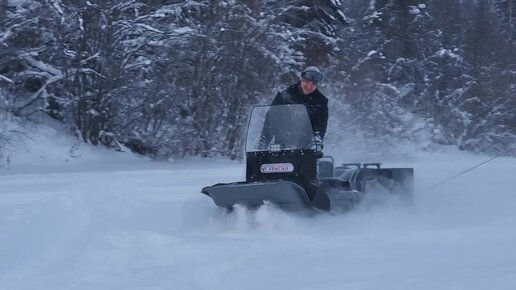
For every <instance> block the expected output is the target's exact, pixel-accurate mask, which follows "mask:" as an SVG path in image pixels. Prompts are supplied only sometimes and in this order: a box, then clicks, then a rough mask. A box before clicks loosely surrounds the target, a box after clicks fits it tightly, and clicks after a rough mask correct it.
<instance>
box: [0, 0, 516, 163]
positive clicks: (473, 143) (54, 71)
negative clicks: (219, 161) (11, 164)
mask: <svg viewBox="0 0 516 290" xmlns="http://www.w3.org/2000/svg"><path fill="white" fill-rule="evenodd" d="M515 52H516V0H418V1H415V0H318V1H310V0H277V1H276V0H275V1H272V0H271V1H268V0H242V1H236V0H233V1H232V0H186V1H171V0H168V1H167V0H120V1H109V0H89V1H81V0H17V1H15V0H0V119H1V120H2V123H0V143H1V142H8V141H9V138H10V136H11V135H10V134H11V133H12V132H10V131H9V127H8V126H6V124H7V123H8V122H11V121H16V122H36V123H37V122H39V121H40V120H41V118H52V119H55V120H56V121H57V122H60V123H62V124H63V125H64V128H67V130H69V131H70V132H72V133H73V134H75V135H76V136H77V138H78V139H79V140H81V141H84V142H87V143H90V144H93V145H105V146H110V147H113V148H114V149H118V150H120V148H122V146H123V147H125V148H129V149H131V150H132V151H134V152H137V153H140V154H144V155H148V156H151V157H153V158H169V157H174V158H181V157H186V156H199V157H214V156H221V157H225V158H230V159H239V158H241V157H242V153H243V152H242V151H243V139H245V127H246V126H247V118H248V114H249V110H250V108H251V107H252V106H254V105H257V104H268V103H270V101H271V100H272V98H273V97H274V95H275V94H276V93H277V91H278V90H280V89H282V88H284V87H285V86H287V85H290V84H293V83H295V82H297V81H298V78H299V74H300V71H302V70H303V68H305V67H306V66H309V65H315V66H317V67H319V68H320V69H321V70H322V71H323V73H324V80H323V83H322V84H321V86H320V90H321V91H322V92H323V93H324V94H325V95H326V96H327V97H328V99H329V100H330V124H329V129H328V134H327V139H328V140H325V142H328V143H331V142H333V143H339V142H343V141H342V139H346V138H350V136H351V137H353V136H355V137H356V138H360V139H367V140H374V141H375V142H377V144H382V145H381V146H397V145H398V144H402V143H403V144H405V143H417V144H427V143H428V144H443V145H452V146H456V147H458V148H460V149H461V150H467V151H473V152H482V153H487V154H500V153H503V152H507V151H508V150H510V149H511V148H514V147H516V109H515V108H516V53H515ZM0 148H1V147H0ZM512 154H513V156H514V155H515V154H516V152H514V151H513V153H512Z"/></svg>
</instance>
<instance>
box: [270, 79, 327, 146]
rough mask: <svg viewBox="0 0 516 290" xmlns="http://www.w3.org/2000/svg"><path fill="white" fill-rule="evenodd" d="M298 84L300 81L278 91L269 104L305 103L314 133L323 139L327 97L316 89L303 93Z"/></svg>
mask: <svg viewBox="0 0 516 290" xmlns="http://www.w3.org/2000/svg"><path fill="white" fill-rule="evenodd" d="M300 85H301V84H300V83H297V84H293V85H291V86H290V87H288V88H286V89H285V90H283V91H279V92H278V93H277V94H276V97H275V98H274V100H273V101H272V104H271V105H286V104H303V105H305V106H306V110H307V111H308V116H309V117H310V121H311V123H312V129H313V130H314V134H317V135H319V136H320V137H321V139H323V138H324V135H325V134H326V126H327V125H328V99H327V98H326V97H325V96H324V95H323V94H322V93H321V92H320V91H319V90H318V89H316V90H315V91H313V92H312V93H311V94H309V95H304V94H303V92H302V91H301V87H300Z"/></svg>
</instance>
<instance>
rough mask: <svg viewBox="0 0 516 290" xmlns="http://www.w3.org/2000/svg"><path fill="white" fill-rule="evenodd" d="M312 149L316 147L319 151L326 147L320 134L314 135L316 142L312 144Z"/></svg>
mask: <svg viewBox="0 0 516 290" xmlns="http://www.w3.org/2000/svg"><path fill="white" fill-rule="evenodd" d="M312 149H316V150H317V151H322V150H323V149H324V144H323V142H322V138H321V136H320V135H318V134H315V135H314V144H313V145H312Z"/></svg>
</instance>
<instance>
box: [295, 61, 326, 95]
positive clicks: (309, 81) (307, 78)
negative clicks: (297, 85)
mask: <svg viewBox="0 0 516 290" xmlns="http://www.w3.org/2000/svg"><path fill="white" fill-rule="evenodd" d="M320 81H322V74H321V71H320V70H319V69H318V68H317V67H315V66H309V67H307V68H305V69H304V70H303V72H301V77H300V82H301V90H302V91H303V93H304V94H305V95H308V94H310V93H312V92H313V91H315V90H316V89H317V85H318V84H319V82H320Z"/></svg>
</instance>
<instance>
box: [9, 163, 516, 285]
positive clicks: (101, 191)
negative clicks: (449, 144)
mask: <svg viewBox="0 0 516 290" xmlns="http://www.w3.org/2000/svg"><path fill="white" fill-rule="evenodd" d="M485 159H486V158H485V157H478V156H474V155H470V154H463V153H461V154H437V155H430V154H429V153H421V155H420V156H418V157H417V158H415V159H414V161H413V162H411V164H406V165H408V166H413V167H415V168H416V186H417V194H416V200H415V205H414V207H413V208H404V207H402V206H401V205H399V204H397V203H396V202H395V201H387V202H386V203H384V204H383V205H381V206H378V205H369V206H363V207H361V208H359V209H357V210H356V211H354V212H352V213H349V214H345V215H328V214H322V215H317V216H314V217H306V216H297V215H292V214H286V213H283V212H282V211H280V210H277V209H275V208H273V207H271V206H263V207H262V208H260V209H258V210H257V211H255V212H250V211H248V210H245V209H237V210H236V211H235V212H233V213H231V214H226V213H224V212H223V211H221V210H219V209H217V208H215V207H214V205H213V204H212V202H211V200H210V199H209V198H207V197H205V196H203V195H201V194H200V193H199V190H200V188H202V187H203V186H205V185H210V184H213V183H217V182H229V181H235V180H241V179H243V171H244V166H243V164H239V163H231V162H224V161H220V162H218V161H214V162H207V161H192V162H190V163H184V162H173V163H170V164H163V163H155V164H153V163H148V162H146V161H142V162H141V163H139V162H136V163H132V164H131V165H130V166H124V168H125V169H124V170H121V169H120V168H114V167H113V166H111V167H109V166H104V167H103V165H102V164H100V165H98V166H92V165H91V164H90V165H89V166H88V168H84V167H80V165H76V166H75V168H70V169H67V170H55V171H54V173H52V172H49V171H47V172H45V171H42V170H39V171H38V172H31V173H24V172H23V170H22V171H20V172H17V173H16V174H14V173H11V174H3V175H0V229H1V231H0V289H96V290H97V289H260V290H261V289H397V290H399V289H432V290H433V289H468V290H471V289H479V290H480V289H482V290H483V289H507V290H509V289H511V290H512V289H514V285H516V275H515V273H516V248H515V247H514V245H516V230H515V229H516V189H515V188H516V180H515V179H514V178H515V176H516V161H515V159H510V158H500V159H497V160H494V161H493V162H490V163H488V164H486V165H485V166H483V167H480V168H478V169H476V170H474V171H472V172H470V173H468V174H467V175H463V176H461V177H458V178H456V179H454V180H452V181H450V182H448V183H446V184H443V185H442V186H440V187H438V188H436V189H435V190H428V189H427V188H428V187H430V186H431V185H433V184H435V183H437V182H439V181H441V180H443V179H445V178H447V177H449V176H451V175H453V174H455V173H457V172H459V171H461V170H463V169H466V168H468V167H470V166H473V165H475V164H477V163H479V162H481V161H483V160H485ZM386 165H398V164H386ZM27 172H29V171H27Z"/></svg>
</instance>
